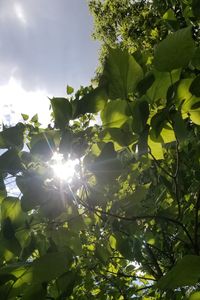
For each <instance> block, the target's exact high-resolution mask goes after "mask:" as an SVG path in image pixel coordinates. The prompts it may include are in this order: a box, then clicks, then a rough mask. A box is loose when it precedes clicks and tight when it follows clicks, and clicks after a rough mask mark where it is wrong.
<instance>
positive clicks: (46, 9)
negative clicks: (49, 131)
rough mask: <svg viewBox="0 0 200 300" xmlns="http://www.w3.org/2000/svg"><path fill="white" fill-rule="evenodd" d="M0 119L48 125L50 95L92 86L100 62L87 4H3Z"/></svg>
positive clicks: (73, 0) (16, 0) (61, 0)
mask: <svg viewBox="0 0 200 300" xmlns="http://www.w3.org/2000/svg"><path fill="white" fill-rule="evenodd" d="M0 4H1V10H0V36H1V39H0V70H1V71H0V117H1V118H3V120H4V121H5V120H6V121H7V123H9V122H12V123H13V122H17V121H18V120H19V119H20V114H21V113H26V114H29V115H30V116H33V115H34V114H35V113H39V120H40V121H41V122H42V123H47V122H48V121H49V119H48V113H46V112H48V108H49V100H48V98H47V96H50V97H51V96H64V95H65V88H66V85H67V84H68V85H71V86H73V87H75V88H78V87H79V86H80V85H88V84H89V83H90V79H91V78H92V76H94V71H95V69H96V67H97V64H98V48H99V45H98V43H97V42H95V41H93V40H92V38H91V33H92V17H91V16H90V15H89V12H88V7H87V0H0Z"/></svg>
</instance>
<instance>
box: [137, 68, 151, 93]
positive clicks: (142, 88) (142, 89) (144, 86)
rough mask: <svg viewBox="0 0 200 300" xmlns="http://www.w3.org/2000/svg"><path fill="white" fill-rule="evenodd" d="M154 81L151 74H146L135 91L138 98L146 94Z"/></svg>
mask: <svg viewBox="0 0 200 300" xmlns="http://www.w3.org/2000/svg"><path fill="white" fill-rule="evenodd" d="M154 81H155V76H154V74H153V73H149V74H147V75H146V76H145V77H144V79H142V80H141V81H140V82H139V83H138V85H137V90H138V93H139V95H140V96H142V95H144V94H146V91H147V90H148V89H149V88H150V87H151V86H152V84H153V83H154Z"/></svg>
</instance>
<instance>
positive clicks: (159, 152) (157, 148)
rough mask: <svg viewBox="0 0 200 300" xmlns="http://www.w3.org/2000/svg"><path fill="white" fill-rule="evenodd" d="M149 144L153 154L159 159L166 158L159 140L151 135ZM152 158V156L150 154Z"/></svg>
mask: <svg viewBox="0 0 200 300" xmlns="http://www.w3.org/2000/svg"><path fill="white" fill-rule="evenodd" d="M148 146H149V148H150V149H151V153H152V154H153V156H154V157H155V158H156V159H157V160H159V159H164V155H163V148H162V144H161V143H159V142H155V141H154V140H153V139H152V137H151V136H149V137H148ZM150 158H151V156H150Z"/></svg>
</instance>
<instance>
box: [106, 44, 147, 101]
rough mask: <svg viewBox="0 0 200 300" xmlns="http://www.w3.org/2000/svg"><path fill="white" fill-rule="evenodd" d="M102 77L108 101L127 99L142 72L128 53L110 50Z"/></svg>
mask: <svg viewBox="0 0 200 300" xmlns="http://www.w3.org/2000/svg"><path fill="white" fill-rule="evenodd" d="M103 75H104V78H105V79H106V82H107V83H108V95H109V98H110V99H113V100H114V99H119V98H120V99H128V97H129V94H131V93H133V92H134V91H135V89H136V86H137V84H138V83H139V82H140V81H141V80H142V78H143V71H142V68H141V67H140V65H139V64H138V63H137V62H136V60H135V59H134V57H133V56H132V55H130V54H129V53H128V51H125V50H124V51H122V50H120V49H111V48H110V49H109V54H108V57H107V60H106V63H105V67H104V71H103Z"/></svg>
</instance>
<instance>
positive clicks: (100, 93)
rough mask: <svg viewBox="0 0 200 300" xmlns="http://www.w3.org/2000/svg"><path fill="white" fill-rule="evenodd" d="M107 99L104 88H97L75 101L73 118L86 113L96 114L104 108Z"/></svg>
mask: <svg viewBox="0 0 200 300" xmlns="http://www.w3.org/2000/svg"><path fill="white" fill-rule="evenodd" d="M107 99H108V96H107V93H106V90H105V88H103V87H97V88H96V89H94V90H92V91H91V92H89V93H88V94H86V95H85V96H83V97H82V98H81V99H80V100H79V101H77V106H76V111H75V114H74V118H77V117H78V116H80V115H84V114H86V113H97V112H98V111H100V110H102V109H103V108H104V106H105V104H106V102H107Z"/></svg>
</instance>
